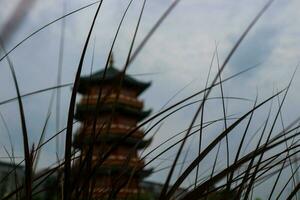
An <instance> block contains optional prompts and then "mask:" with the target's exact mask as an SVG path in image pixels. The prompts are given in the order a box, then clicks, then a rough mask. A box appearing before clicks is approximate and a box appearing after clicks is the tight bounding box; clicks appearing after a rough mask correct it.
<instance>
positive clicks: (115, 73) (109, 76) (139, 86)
mask: <svg viewBox="0 0 300 200" xmlns="http://www.w3.org/2000/svg"><path fill="white" fill-rule="evenodd" d="M104 71H105V70H104V69H102V70H100V71H97V72H95V73H94V74H92V75H90V76H83V77H81V78H80V82H79V89H78V92H79V93H83V94H84V93H85V92H86V89H87V87H89V86H90V85H100V84H103V83H113V82H114V81H117V80H120V77H121V74H122V71H120V70H118V69H117V68H115V67H113V66H110V67H108V68H107V70H106V73H105V76H104ZM103 76H104V77H103ZM117 83H118V82H117ZM150 85H151V82H142V81H139V80H137V79H135V78H133V77H131V76H129V75H127V74H125V75H124V78H123V86H126V87H131V88H135V89H136V90H137V91H138V92H139V94H140V93H142V92H143V91H144V90H145V89H147V88H148V87H149V86H150Z"/></svg>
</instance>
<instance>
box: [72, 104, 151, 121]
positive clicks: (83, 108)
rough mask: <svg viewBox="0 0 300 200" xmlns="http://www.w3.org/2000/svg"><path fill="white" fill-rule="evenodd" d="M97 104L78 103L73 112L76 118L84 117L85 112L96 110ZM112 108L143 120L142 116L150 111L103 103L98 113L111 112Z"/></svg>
mask: <svg viewBox="0 0 300 200" xmlns="http://www.w3.org/2000/svg"><path fill="white" fill-rule="evenodd" d="M96 107H97V105H85V104H78V105H77V110H76V114H75V118H76V119H78V120H82V119H84V114H85V113H94V112H95V111H96ZM113 109H115V111H116V112H118V113H122V114H125V115H126V116H131V117H135V118H137V119H138V120H143V119H144V118H146V117H148V116H149V115H150V113H151V109H150V110H146V111H145V110H139V109H136V108H133V107H130V106H127V105H123V104H119V103H117V104H104V105H102V106H99V109H98V111H99V113H98V114H102V113H112V111H113Z"/></svg>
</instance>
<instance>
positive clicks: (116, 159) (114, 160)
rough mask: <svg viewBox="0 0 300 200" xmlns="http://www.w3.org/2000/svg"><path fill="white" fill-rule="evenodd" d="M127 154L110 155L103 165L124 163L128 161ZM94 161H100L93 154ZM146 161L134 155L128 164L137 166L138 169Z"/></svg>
mask: <svg viewBox="0 0 300 200" xmlns="http://www.w3.org/2000/svg"><path fill="white" fill-rule="evenodd" d="M127 159H128V158H127V156H122V155H110V156H109V157H108V158H107V159H106V160H105V161H104V162H103V165H123V164H124V163H125V162H127ZM93 161H94V162H95V163H97V161H99V157H97V156H93ZM144 164H145V163H144V161H143V160H140V159H138V158H136V157H132V158H130V160H129V163H128V166H129V167H137V169H140V168H143V166H144Z"/></svg>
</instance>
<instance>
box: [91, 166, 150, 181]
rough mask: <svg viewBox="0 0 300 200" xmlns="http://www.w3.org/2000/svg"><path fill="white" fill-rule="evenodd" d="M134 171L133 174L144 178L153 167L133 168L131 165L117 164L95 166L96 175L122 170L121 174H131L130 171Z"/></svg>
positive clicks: (115, 172) (116, 172)
mask: <svg viewBox="0 0 300 200" xmlns="http://www.w3.org/2000/svg"><path fill="white" fill-rule="evenodd" d="M133 171H134V173H133V174H134V176H136V177H139V178H145V177H147V176H149V175H151V173H152V172H153V169H134V168H132V167H129V168H128V167H127V169H126V167H125V168H124V166H119V165H102V166H100V167H98V168H97V170H96V174H97V175H109V176H110V175H112V174H118V173H120V172H122V173H123V174H127V175H130V176H131V175H132V172H133Z"/></svg>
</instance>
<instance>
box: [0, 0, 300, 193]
mask: <svg viewBox="0 0 300 200" xmlns="http://www.w3.org/2000/svg"><path fill="white" fill-rule="evenodd" d="M18 2H19V1H18V0H0V30H1V27H3V25H4V24H5V22H6V20H7V19H8V18H9V16H10V14H11V12H12V11H13V10H14V8H15V5H16V4H17V3H18ZM64 2H65V5H66V11H67V12H69V11H72V10H74V9H77V8H79V7H81V6H84V5H86V4H88V3H90V2H91V1H84V0H77V1H70V0H65V1H64ZM171 2H172V1H170V0H164V1H161V0H148V1H147V3H146V7H145V13H144V15H143V18H142V22H141V26H140V29H139V32H138V35H137V41H136V44H139V42H140V41H141V40H142V38H143V37H144V36H145V35H146V33H147V32H148V31H149V29H150V28H151V27H152V26H153V24H154V23H155V21H156V20H157V19H158V18H159V17H160V16H161V14H162V13H163V12H164V10H165V9H166V8H167V7H168V6H169V5H170V3H171ZM265 2H266V1H265V0H243V1H238V0H226V1H225V0H182V2H180V3H179V4H178V6H177V7H176V8H175V9H174V11H173V12H172V13H171V14H170V15H169V16H168V17H167V19H166V20H165V21H164V22H163V23H162V25H161V26H160V27H159V29H158V30H157V31H156V32H155V34H154V35H153V37H151V39H150V40H149V42H148V43H147V44H146V46H145V48H144V49H143V50H142V51H141V53H140V54H139V55H138V57H137V58H136V60H135V61H134V63H133V64H132V65H130V68H129V70H128V73H129V74H135V75H136V74H143V73H150V74H148V75H144V76H136V78H139V79H140V80H144V81H151V82H152V86H151V87H150V88H149V89H148V90H147V91H146V92H145V93H143V95H142V96H141V98H142V99H143V100H144V101H145V105H146V108H151V109H152V110H153V113H156V112H157V111H159V109H160V108H161V107H162V106H163V105H164V104H165V103H166V102H168V100H169V98H171V97H172V96H173V95H174V94H175V93H176V92H177V91H178V90H180V89H181V88H183V87H185V86H186V85H187V84H189V83H190V84H189V85H188V87H186V88H185V89H184V90H183V91H182V92H181V93H179V94H178V95H177V96H176V97H175V98H174V99H173V100H172V101H171V102H169V105H171V104H172V103H175V102H176V101H178V100H180V99H182V98H184V97H187V96H188V95H191V94H193V93H194V92H196V91H198V90H200V89H202V88H204V85H205V82H206V77H207V74H208V70H209V65H210V61H211V59H212V56H213V53H214V50H215V48H216V44H217V45H218V53H219V60H220V63H222V62H223V61H224V59H225V57H226V56H227V55H228V53H229V51H230V49H231V48H232V46H233V45H234V44H235V42H236V41H237V39H238V37H239V36H240V35H241V34H242V32H243V30H244V29H245V28H246V27H247V25H248V24H249V23H250V22H251V20H252V19H253V18H254V17H255V15H256V13H257V12H258V11H259V10H260V9H261V8H262V6H263V5H264V4H265ZM127 4H128V1H127V0H122V1H121V0H104V3H103V7H102V8H101V11H100V14H99V17H98V19H97V22H96V26H95V29H94V31H93V34H92V39H91V42H90V45H89V48H88V52H87V55H86V58H85V63H84V68H83V74H88V72H89V71H90V67H91V57H92V49H93V44H94V43H95V60H94V66H93V69H94V71H96V70H100V69H102V68H103V65H104V63H105V58H106V56H107V54H108V48H109V46H110V45H111V42H112V38H113V35H114V32H115V31H116V28H117V25H118V22H119V21H120V19H121V16H122V13H123V12H124V9H125V7H126V5H127ZM62 5H63V1H59V0H50V1H43V0H36V4H35V5H34V6H33V7H32V8H31V9H30V10H29V12H28V13H27V15H26V16H25V19H24V20H23V21H22V24H21V26H20V27H19V28H18V29H17V30H16V31H15V32H14V34H12V36H11V37H10V40H8V41H4V43H5V46H6V49H7V50H9V49H11V48H12V47H13V46H15V45H16V44H17V43H18V42H19V41H21V40H22V39H23V38H25V37H26V36H27V35H29V34H30V33H32V32H33V31H34V30H37V29H38V28H40V27H41V26H43V25H44V24H46V23H48V22H50V21H52V20H53V19H55V18H57V17H60V16H61V15H62V13H63V6H62ZM141 6H142V1H138V0H136V1H134V2H133V4H132V6H131V8H130V9H129V12H128V15H127V16H126V19H125V23H124V25H123V26H122V29H121V32H120V35H119V37H118V39H117V43H116V46H115V48H114V56H115V64H116V66H117V67H118V68H119V69H120V68H121V67H122V66H123V65H124V63H125V59H126V55H127V53H128V50H129V42H130V39H131V38H132V36H133V32H134V26H135V25H136V23H137V18H138V15H139V10H140V8H141ZM299 7H300V2H299V1H296V0H285V1H282V0H277V1H275V3H274V4H273V5H272V6H271V7H270V8H269V10H267V12H266V13H265V14H264V15H263V17H262V18H261V19H260V20H259V22H258V23H257V24H256V25H255V27H254V28H253V29H252V30H251V32H250V33H249V35H248V36H247V37H246V39H245V40H244V41H243V43H242V44H241V46H240V47H239V48H238V50H237V52H236V54H234V56H233V57H232V59H231V60H230V62H229V63H228V65H227V66H226V68H225V70H224V72H223V74H222V77H223V78H226V77H228V76H230V75H233V74H234V73H237V72H239V71H241V70H243V69H246V68H248V67H251V66H254V65H257V64H260V65H259V67H258V68H256V69H254V70H252V71H250V72H247V73H246V74H243V75H241V76H239V77H237V78H236V79H234V80H231V81H229V82H227V83H225V84H224V93H225V96H231V97H242V98H247V99H249V101H239V100H228V101H227V102H226V104H227V105H226V106H227V114H228V115H231V114H235V115H236V116H240V115H241V114H242V113H244V112H245V111H247V110H248V109H250V108H251V107H252V106H253V100H254V99H255V96H256V93H258V96H259V100H263V99H264V98H266V97H268V96H270V95H272V94H273V93H274V91H276V89H282V88H284V87H285V86H286V85H287V84H288V82H289V80H290V78H291V76H292V74H293V71H294V70H295V68H296V66H297V64H298V63H299V52H300V46H299V44H300V43H299V42H300V37H299V35H300V28H299V27H300V26H299V22H300V16H299ZM95 9H96V5H94V6H91V7H89V8H87V9H85V10H82V11H80V12H78V13H76V14H74V15H72V16H69V17H68V18H66V30H65V43H64V46H65V51H64V58H63V72H62V82H63V83H72V82H73V80H74V75H75V72H76V67H77V66H78V62H79V58H80V54H81V52H82V48H83V45H84V42H85V38H86V35H87V32H88V29H89V27H90V25H91V22H92V17H93V15H94V13H95ZM60 33H61V22H57V23H55V24H53V25H51V26H49V27H47V28H46V29H44V30H43V31H41V32H40V33H38V34H37V35H35V36H34V37H32V38H31V39H30V40H28V41H26V42H25V43H24V44H22V45H21V46H20V47H18V48H17V49H16V50H15V51H14V52H13V53H12V54H11V55H10V58H11V60H12V61H13V63H14V66H15V70H16V73H17V78H18V81H19V84H20V89H21V93H27V92H31V91H35V90H38V89H43V88H46V87H50V86H53V85H55V84H56V77H57V68H58V49H59V40H60ZM212 70H213V73H212V74H215V73H216V71H217V62H216V60H215V62H214V64H213V69H212ZM152 73H153V74H152ZM299 75H300V74H299V72H298V73H296V76H295V79H294V81H293V85H292V88H291V90H290V91H289V95H288V98H287V101H286V104H285V106H284V107H283V120H284V123H285V124H288V122H290V121H292V120H293V119H295V118H296V117H298V116H299V111H300V108H299V106H298V105H299V102H300V95H299V93H298V91H299V88H298V86H299V83H300V82H299V81H300V78H299ZM0 86H1V87H0V101H2V100H6V99H9V98H11V97H15V96H16V93H15V89H14V85H13V82H12V77H11V74H10V72H9V68H8V65H7V62H6V61H5V60H3V61H2V62H1V63H0ZM70 92H71V88H70V87H67V88H64V89H62V93H63V95H62V99H61V103H62V109H61V116H62V117H61V118H62V122H61V128H63V127H64V126H65V122H66V116H67V110H68V103H69V97H70ZM51 94H52V93H51V92H48V93H43V94H39V95H35V96H32V97H28V98H24V105H25V112H26V120H27V124H28V129H29V133H30V141H31V142H35V143H37V141H38V138H39V134H40V133H41V130H42V128H43V124H44V121H45V118H46V114H47V110H48V106H49V101H50V97H51ZM211 96H220V91H219V88H218V89H216V90H214V92H213V93H212V94H211ZM79 98H80V97H79ZM198 99H199V98H198ZM275 104H276V103H275ZM195 108H196V106H191V107H189V108H187V109H184V110H182V111H180V112H178V113H177V114H175V115H174V116H172V117H170V118H168V119H167V120H166V121H165V122H164V124H163V126H162V128H161V129H160V131H159V133H158V134H157V135H156V137H155V138H154V141H153V144H152V146H151V147H150V148H149V149H151V148H153V147H155V146H156V145H157V144H159V143H161V142H162V141H164V140H165V139H167V138H169V137H170V136H172V135H174V134H176V133H178V132H180V131H182V130H184V129H186V128H187V127H188V125H189V123H190V121H191V119H192V116H193V114H194V113H195ZM52 110H53V113H52V117H51V119H50V123H49V126H48V129H47V132H46V138H49V137H50V136H51V135H53V134H54V133H55V106H54V107H53V109H52ZM266 110H267V109H264V110H261V111H260V113H259V114H257V115H256V116H255V119H254V125H253V126H252V127H251V132H252V133H253V132H255V130H256V129H257V128H258V127H259V125H261V123H262V121H263V120H264V119H265V117H266ZM0 112H1V113H2V114H3V116H4V117H5V119H6V122H7V123H8V126H9V129H10V132H11V134H12V135H13V143H14V147H15V151H16V154H17V155H19V156H22V155H23V153H22V145H21V144H22V137H21V129H20V123H19V115H18V107H17V104H16V103H9V104H6V105H1V106H0ZM205 117H206V119H205V120H204V121H209V120H211V119H217V118H220V117H222V104H221V101H220V100H212V101H211V102H209V103H208V105H207V108H206V110H205ZM197 123H198V122H197ZM222 126H223V124H220V126H215V127H214V128H210V129H208V130H207V131H205V133H204V134H205V136H204V137H205V138H204V141H205V142H208V141H210V140H211V139H212V138H214V136H216V134H218V133H219V132H220V130H221V129H222V128H223V127H222ZM278 128H279V129H280V127H278ZM0 130H1V131H0V137H1V140H0V144H1V146H3V145H5V146H6V147H7V148H9V145H8V144H9V143H8V137H7V133H6V130H5V129H4V125H3V123H2V122H0ZM252 133H251V134H252ZM251 134H250V135H251ZM249 138H250V136H249ZM238 139H239V137H238V136H232V140H231V141H232V144H233V145H231V151H232V152H234V150H235V145H234V141H237V140H238ZM197 140H198V138H197V137H194V138H193V139H192V140H189V141H188V144H189V145H187V147H188V146H190V147H191V148H190V149H189V152H190V154H189V155H190V156H189V157H188V160H191V159H192V158H193V157H194V156H195V155H196V152H197V151H198V147H197ZM174 141H175V140H174ZM168 144H170V143H168ZM253 145H255V144H253ZM250 146H251V145H250ZM61 148H63V147H61ZM221 148H222V149H223V150H225V148H224V145H223V146H222V147H221ZM185 150H187V148H185ZM174 152H175V151H174V150H173V151H171V152H170V153H168V154H166V155H164V156H162V158H168V157H170V156H171V155H172V154H174ZM223 152H224V151H223ZM55 154H56V150H55V144H54V142H52V143H49V144H48V145H47V146H46V147H45V149H44V151H43V152H42V157H41V162H40V165H39V168H43V167H46V166H48V165H49V164H52V163H55V159H56V155H55ZM0 155H1V156H7V155H6V153H5V150H4V148H2V147H1V148H0ZM61 155H63V153H62V152H61ZM224 155H225V154H224ZM211 156H212V157H211V158H213V156H214V155H211ZM171 158H172V157H171ZM205 163H206V164H205ZM158 164H159V162H158V161H157V162H155V163H154V164H153V165H151V166H152V167H155V166H156V165H158ZM219 164H220V165H222V164H225V160H220V161H219ZM167 165H170V162H165V163H163V164H162V165H161V166H160V167H163V166H167ZM210 165H211V162H206V161H205V162H204V164H203V170H204V168H205V167H209V166H210ZM158 168H159V167H158ZM177 173H178V172H177ZM165 174H166V171H163V172H161V173H157V174H154V175H153V176H152V177H151V179H152V180H155V181H163V180H164V179H163V178H161V177H162V175H164V176H165ZM187 183H188V182H187ZM187 183H186V184H187ZM257 195H258V196H260V197H264V192H263V191H260V190H258V192H257Z"/></svg>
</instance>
